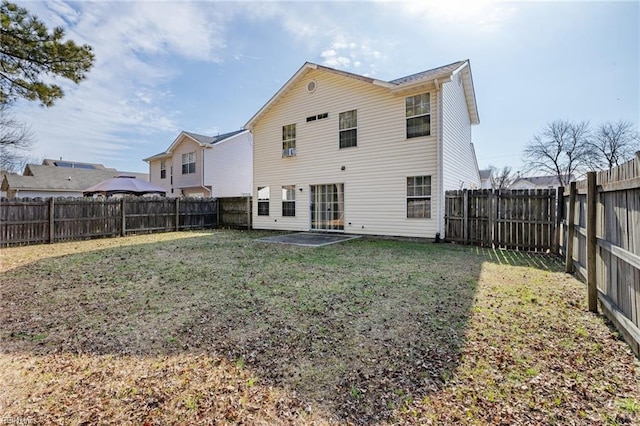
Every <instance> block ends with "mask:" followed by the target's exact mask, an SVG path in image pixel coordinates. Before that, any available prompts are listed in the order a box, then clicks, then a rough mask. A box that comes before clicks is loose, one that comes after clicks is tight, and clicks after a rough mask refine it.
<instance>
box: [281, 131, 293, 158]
mask: <svg viewBox="0 0 640 426" xmlns="http://www.w3.org/2000/svg"><path fill="white" fill-rule="evenodd" d="M295 155H296V125H295V124H287V125H286V126H282V156H283V157H293V156H295Z"/></svg>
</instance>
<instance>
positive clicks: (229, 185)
mask: <svg viewBox="0 0 640 426" xmlns="http://www.w3.org/2000/svg"><path fill="white" fill-rule="evenodd" d="M252 140H253V138H252V136H251V133H250V132H249V131H247V132H244V133H239V134H238V135H235V136H232V137H230V138H228V139H225V140H223V141H221V142H218V143H216V144H213V145H212V146H211V148H207V149H205V150H204V179H203V181H204V185H205V186H206V187H208V188H209V187H210V188H211V196H212V197H243V196H249V195H251V187H252V183H253V182H252V181H253V161H252V155H253V147H252Z"/></svg>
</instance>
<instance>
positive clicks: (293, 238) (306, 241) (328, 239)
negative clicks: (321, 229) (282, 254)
mask: <svg viewBox="0 0 640 426" xmlns="http://www.w3.org/2000/svg"><path fill="white" fill-rule="evenodd" d="M355 238H360V235H345V234H328V233H326V234H325V233H317V232H299V233H295V234H286V235H276V236H274V237H265V238H258V239H257V240H256V241H261V242H263V243H280V244H294V245H297V246H305V247H321V246H326V245H329V244H336V243H341V242H343V241H348V240H353V239H355Z"/></svg>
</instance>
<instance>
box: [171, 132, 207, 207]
mask: <svg viewBox="0 0 640 426" xmlns="http://www.w3.org/2000/svg"><path fill="white" fill-rule="evenodd" d="M190 152H195V153H196V166H197V167H196V173H188V174H183V173H182V154H188V153H190ZM172 154H173V156H172V159H171V165H172V166H173V187H174V188H190V187H200V186H202V165H201V164H198V162H201V161H202V160H201V158H202V148H200V146H199V145H198V143H197V142H195V141H193V140H192V139H190V138H188V137H186V136H185V137H183V138H182V141H180V143H179V144H178V145H177V146H176V147H175V149H174V151H173V153H172ZM167 166H169V164H168V162H167ZM176 193H177V195H180V189H177V190H176Z"/></svg>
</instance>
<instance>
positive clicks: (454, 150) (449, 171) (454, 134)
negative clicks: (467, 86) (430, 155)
mask: <svg viewBox="0 0 640 426" xmlns="http://www.w3.org/2000/svg"><path fill="white" fill-rule="evenodd" d="M462 78H463V76H462V75H461V73H459V74H456V75H454V76H453V78H452V80H451V81H449V82H447V83H445V84H443V85H442V102H443V118H444V121H443V123H442V142H443V143H442V145H443V150H442V156H443V189H444V190H445V191H447V190H450V189H464V188H479V187H480V172H479V171H478V167H477V162H476V158H475V153H474V151H473V149H472V147H471V119H470V117H469V110H468V106H467V100H466V97H465V95H464V87H463V84H462Z"/></svg>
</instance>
